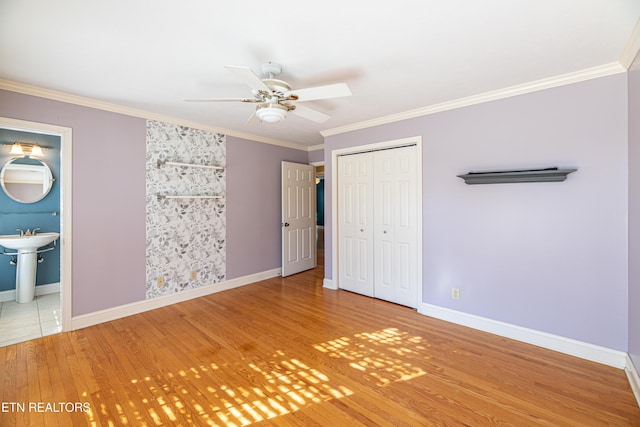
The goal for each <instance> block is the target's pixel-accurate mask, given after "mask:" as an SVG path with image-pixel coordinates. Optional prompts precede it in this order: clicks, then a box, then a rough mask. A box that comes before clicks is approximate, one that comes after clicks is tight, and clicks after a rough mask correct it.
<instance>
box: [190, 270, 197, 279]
mask: <svg viewBox="0 0 640 427" xmlns="http://www.w3.org/2000/svg"><path fill="white" fill-rule="evenodd" d="M197 278H198V270H191V274H190V275H189V279H190V280H196V279H197Z"/></svg>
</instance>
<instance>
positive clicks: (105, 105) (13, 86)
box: [0, 79, 309, 151]
mask: <svg viewBox="0 0 640 427" xmlns="http://www.w3.org/2000/svg"><path fill="white" fill-rule="evenodd" d="M0 89H1V90H7V91H9V92H17V93H21V94H23V95H31V96H36V97H39V98H46V99H50V100H53V101H59V102H65V103H67V104H74V105H80V106H82V107H88V108H95V109H98V110H102V111H109V112H112V113H118V114H124V115H126V116H132V117H139V118H142V119H147V120H157V121H161V122H167V123H173V124H176V125H179V126H187V127H191V128H196V129H202V130H206V131H210V132H215V133H221V134H224V135H227V136H233V137H236V138H242V139H247V140H250V141H256V142H262V143H264V144H271V145H277V146H280V147H285V148H293V149H295V150H300V151H308V148H309V147H307V146H306V145H300V144H295V143H293V142H288V141H281V140H278V139H273V138H267V137H262V136H258V135H253V134H250V133H244V132H238V131H235V130H232V129H225V128H220V127H215V126H210V125H206V124H203V123H198V122H193V121H190V120H184V119H181V118H179V117H172V116H166V115H163V114H157V113H152V112H149V111H144V110H139V109H136V108H130V107H124V106H122V105H117V104H113V103H110V102H105V101H98V100H96V99H91V98H85V97H82V96H78V95H72V94H69V93H65V92H59V91H55V90H51V89H45V88H42V87H37V86H32V85H27V84H24V83H18V82H13V81H10V80H2V79H0Z"/></svg>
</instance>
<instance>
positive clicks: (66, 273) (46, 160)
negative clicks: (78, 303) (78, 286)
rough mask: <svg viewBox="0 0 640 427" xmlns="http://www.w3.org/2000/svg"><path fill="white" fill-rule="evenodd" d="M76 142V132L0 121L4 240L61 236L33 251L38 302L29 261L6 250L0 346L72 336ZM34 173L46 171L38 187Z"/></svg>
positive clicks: (1, 266)
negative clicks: (66, 333) (27, 272)
mask: <svg viewBox="0 0 640 427" xmlns="http://www.w3.org/2000/svg"><path fill="white" fill-rule="evenodd" d="M71 136H72V133H71V129H70V128H65V127H61V126H54V125H49V124H42V123H36V122H27V121H22V120H15V119H9V118H2V117H0V187H1V189H0V235H12V236H13V235H15V236H18V235H19V234H33V233H35V232H37V233H38V234H40V233H47V232H50V233H59V238H58V239H56V240H54V243H51V244H48V245H46V246H43V247H39V248H38V249H37V250H35V251H34V253H35V256H33V257H34V258H35V260H34V261H33V263H34V264H35V266H34V270H35V276H36V277H35V284H36V286H35V290H34V291H32V295H33V298H31V296H28V297H26V298H25V296H24V295H25V293H24V290H25V285H24V280H21V279H20V277H21V276H20V275H22V279H24V275H25V270H24V269H23V268H20V269H19V270H20V273H18V274H17V272H18V265H21V266H23V267H24V266H26V263H25V264H20V261H21V260H23V261H24V260H25V259H27V258H28V257H29V256H30V255H24V254H23V252H21V253H18V251H17V250H12V249H8V248H6V247H0V346H5V345H10V344H13V343H16V342H21V341H26V340H30V339H34V338H38V337H41V336H46V335H51V334H54V333H58V332H61V331H65V330H69V329H70V326H71V313H72V311H71V143H72V139H71ZM36 147H37V149H36ZM32 169H33V170H34V171H35V170H42V171H46V172H47V174H45V177H46V178H45V179H43V180H42V184H40V183H38V184H35V185H34V184H33V181H32V177H33V176H37V174H36V172H34V171H32ZM16 170H17V171H16ZM27 170H28V171H27ZM27 172H28V173H27ZM9 173H11V175H9ZM47 184H49V185H48V187H47ZM38 187H39V190H38ZM33 188H35V189H36V191H35V193H39V194H32V193H33V192H32V189H33ZM18 281H19V282H20V286H17V283H18ZM31 283H33V282H31ZM18 288H19V289H18ZM31 289H32V290H33V289H34V288H33V287H32V288H31ZM18 291H19V292H18ZM27 294H28V293H27Z"/></svg>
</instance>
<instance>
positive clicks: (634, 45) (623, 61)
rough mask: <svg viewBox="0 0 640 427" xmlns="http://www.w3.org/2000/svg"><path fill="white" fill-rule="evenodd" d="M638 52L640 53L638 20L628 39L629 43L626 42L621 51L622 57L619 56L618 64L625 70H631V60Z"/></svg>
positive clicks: (639, 22) (639, 26)
mask: <svg viewBox="0 0 640 427" xmlns="http://www.w3.org/2000/svg"><path fill="white" fill-rule="evenodd" d="M638 51H640V20H638V22H636V26H635V28H634V29H633V32H632V33H631V37H629V41H627V44H626V46H625V47H624V50H623V51H622V55H620V60H619V62H620V65H622V66H623V67H624V69H625V70H628V69H629V68H631V64H632V63H633V60H634V59H636V56H637V55H638Z"/></svg>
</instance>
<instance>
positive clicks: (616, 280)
mask: <svg viewBox="0 0 640 427" xmlns="http://www.w3.org/2000/svg"><path fill="white" fill-rule="evenodd" d="M626 91H627V88H626V76H625V75H624V74H620V75H615V76H611V77H606V78H600V79H596V80H591V81H587V82H583V83H578V84H573V85H570V86H564V87H560V88H554V89H549V90H545V91H541V92H535V93H531V94H527V95H522V96H517V97H512V98H508V99H503V100H499V101H494V102H489V103H485V104H481V105H476V106H471V107H466V108H461V109H458V110H454V111H448V112H442V113H438V114H433V115H429V116H425V117H421V118H416V119H412V120H406V121H403V122H398V123H393V124H389V125H383V126H379V127H375V128H370V129H364V130H360V131H354V132H350V133H347V134H341V135H335V136H331V137H328V138H326V139H325V168H326V172H325V176H326V179H327V182H326V187H325V188H326V192H327V197H326V206H325V209H326V212H331V171H330V169H331V151H332V150H334V149H337V148H343V147H353V146H358V145H362V144H368V143H373V142H379V141H387V140H393V139H399V138H404V137H409V136H416V135H421V136H422V140H423V159H422V161H423V200H422V202H423V264H422V267H423V300H424V302H425V303H428V304H433V305H437V306H441V307H447V308H451V309H454V310H459V311H462V312H466V313H471V314H474V315H479V316H483V317H487V318H491V319H495V320H498V321H503V322H507V323H510V324H514V325H520V326H524V327H527V328H532V329H535V330H539V331H545V332H548V333H551V334H556V335H560V336H564V337H569V338H573V339H576V340H580V341H584V342H589V343H593V344H597V345H602V346H605V347H608V348H612V349H618V350H624V351H626V349H627V312H628V310H627V261H626V260H627V255H626V253H627V248H626V241H627V232H626V216H627V161H626V157H627V151H626V149H627V145H626V134H627V113H626V109H627V106H626ZM551 166H563V167H576V168H578V169H579V170H578V172H576V173H574V174H571V175H570V176H569V178H568V179H567V181H566V182H564V183H530V184H501V185H479V186H468V185H466V184H464V182H463V181H462V180H461V179H460V178H457V177H456V175H457V174H461V173H466V172H468V171H482V170H500V169H503V170H504V169H518V168H541V167H551ZM325 228H326V232H325V236H327V237H326V240H325V247H326V249H325V251H326V252H325V260H326V261H325V274H326V276H327V277H328V278H331V274H332V273H331V272H332V270H331V267H332V264H331V262H332V260H331V229H332V222H331V218H330V217H329V215H327V217H326V218H325ZM451 287H457V288H460V293H461V299H460V300H458V301H455V300H452V299H451V298H450V292H451V291H450V288H451Z"/></svg>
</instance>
